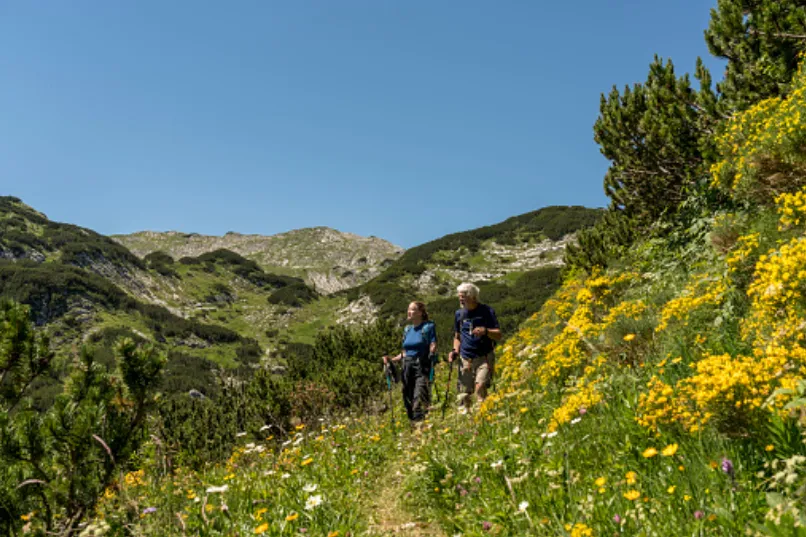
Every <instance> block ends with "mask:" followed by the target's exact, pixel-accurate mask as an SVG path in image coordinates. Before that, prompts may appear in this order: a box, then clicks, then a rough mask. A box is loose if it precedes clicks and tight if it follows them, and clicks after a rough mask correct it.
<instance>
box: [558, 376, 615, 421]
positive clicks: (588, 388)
mask: <svg viewBox="0 0 806 537" xmlns="http://www.w3.org/2000/svg"><path fill="white" fill-rule="evenodd" d="M596 384H597V381H593V382H590V383H586V382H583V383H582V384H580V385H579V386H577V387H576V388H574V391H573V393H572V394H571V395H569V396H568V397H566V398H565V399H564V400H563V403H562V405H561V406H560V407H558V408H556V409H554V413H553V414H552V416H551V423H550V424H549V431H550V432H551V431H555V430H556V429H557V427H559V426H560V425H562V424H563V423H568V422H569V421H571V420H572V419H573V418H575V417H577V416H579V411H580V409H582V408H584V409H586V410H588V409H590V408H591V407H593V406H595V405H597V404H599V403H600V402H601V401H602V394H601V393H600V392H599V390H597V388H596Z"/></svg>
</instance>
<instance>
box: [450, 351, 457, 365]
mask: <svg viewBox="0 0 806 537" xmlns="http://www.w3.org/2000/svg"><path fill="white" fill-rule="evenodd" d="M458 354H459V353H458V352H456V351H451V352H449V353H448V363H451V362H453V359H454V358H456V355H458Z"/></svg>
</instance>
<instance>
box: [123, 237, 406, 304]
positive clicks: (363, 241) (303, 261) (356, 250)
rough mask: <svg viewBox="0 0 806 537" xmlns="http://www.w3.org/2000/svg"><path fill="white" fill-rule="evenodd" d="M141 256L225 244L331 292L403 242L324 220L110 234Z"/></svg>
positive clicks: (358, 279) (373, 272)
mask: <svg viewBox="0 0 806 537" xmlns="http://www.w3.org/2000/svg"><path fill="white" fill-rule="evenodd" d="M110 238H112V239H113V240H115V241H116V242H118V243H119V244H121V245H123V246H125V247H126V248H128V249H129V251H131V252H132V253H133V254H134V255H137V256H138V257H140V258H143V257H145V256H146V255H148V254H151V253H153V252H156V251H162V252H165V253H166V254H168V255H170V256H172V257H174V258H175V259H179V258H182V257H198V256H199V255H202V254H204V253H208V252H211V251H214V250H218V249H221V248H225V249H227V250H231V251H233V252H235V253H238V254H240V255H242V256H244V257H246V258H247V259H251V260H253V261H255V262H257V263H258V264H259V265H260V266H261V267H262V268H263V269H264V270H266V271H267V272H274V273H278V274H286V275H289V276H296V277H301V278H303V279H304V280H305V281H306V282H307V283H308V284H309V285H311V286H313V287H314V288H315V289H316V290H317V291H318V292H321V293H324V294H330V293H333V292H335V291H340V290H342V289H346V288H349V287H354V286H355V285H360V284H361V283H363V282H365V281H368V280H370V279H372V278H374V277H375V276H377V275H378V274H380V273H381V272H382V270H383V268H384V266H385V264H388V263H390V262H391V261H394V260H395V259H397V258H398V257H399V256H400V255H402V254H403V252H404V250H403V248H401V247H399V246H396V245H394V244H392V243H390V242H388V241H385V240H383V239H380V238H378V237H375V236H370V237H363V236H361V235H357V234H354V233H348V232H343V231H339V230H336V229H333V228H330V227H326V226H316V227H309V228H301V229H295V230H290V231H286V232H283V233H278V234H275V235H260V234H244V233H239V232H235V231H230V232H227V233H225V234H224V235H203V234H199V233H186V232H182V231H176V230H172V231H139V232H135V233H131V234H118V235H112V236H110Z"/></svg>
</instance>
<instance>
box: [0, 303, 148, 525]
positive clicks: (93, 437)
mask: <svg viewBox="0 0 806 537" xmlns="http://www.w3.org/2000/svg"><path fill="white" fill-rule="evenodd" d="M28 316H29V311H28V308H27V307H22V306H18V305H11V304H5V305H2V306H0V388H2V390H0V533H3V534H16V533H19V531H21V528H20V526H21V525H22V524H23V519H22V517H23V515H25V516H28V515H29V514H30V513H36V516H35V517H32V519H31V521H29V522H28V523H27V524H26V526H27V528H26V529H25V531H24V532H26V533H48V534H54V533H55V534H61V535H68V534H70V533H71V532H73V531H75V529H76V527H77V526H78V524H79V523H80V522H81V521H82V519H84V518H85V517H87V516H88V515H89V514H90V513H91V512H92V510H93V508H94V506H95V504H96V503H97V501H98V499H99V498H100V496H101V494H102V493H103V491H104V490H105V489H106V488H107V487H108V486H109V485H110V484H111V483H112V482H113V480H114V479H116V478H117V477H118V471H119V470H120V469H121V468H124V467H125V465H126V464H127V462H128V460H129V458H130V457H131V456H132V454H133V453H134V452H135V450H136V449H137V448H138V446H139V445H140V443H141V442H142V440H143V437H144V433H145V423H146V417H147V412H148V411H149V409H150V407H151V404H152V401H153V395H154V390H155V389H156V387H157V385H158V383H159V377H160V374H161V371H162V367H163V364H164V359H163V357H162V356H160V355H158V354H157V353H156V352H155V351H154V350H153V348H150V347H142V348H140V347H137V346H136V345H135V344H134V343H133V342H132V341H131V340H129V339H124V340H123V341H122V342H120V343H119V344H118V346H117V348H116V353H117V355H118V357H119V367H118V369H117V371H115V372H113V373H109V372H107V370H106V368H105V367H104V366H102V365H101V364H99V363H97V362H96V360H95V356H94V353H93V352H92V351H91V350H89V349H82V350H81V351H80V352H79V353H78V356H77V357H76V360H75V363H74V364H73V369H72V370H73V372H72V373H71V375H70V376H69V378H68V379H67V380H66V382H65V385H64V392H63V393H62V394H61V395H59V396H58V397H57V399H56V401H55V403H54V404H53V406H52V407H51V408H50V409H48V410H47V411H46V412H40V411H38V410H36V409H34V407H33V404H32V401H31V399H30V393H29V392H30V388H31V386H32V384H33V383H34V381H36V379H37V378H38V377H40V376H42V375H44V374H46V373H47V372H48V369H49V364H50V360H51V356H52V354H51V352H50V351H49V349H48V344H47V341H46V340H45V339H44V338H42V337H40V336H37V335H36V334H35V333H34V330H33V327H32V325H31V323H30V321H29V318H28Z"/></svg>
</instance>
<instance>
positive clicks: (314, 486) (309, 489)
mask: <svg viewBox="0 0 806 537" xmlns="http://www.w3.org/2000/svg"><path fill="white" fill-rule="evenodd" d="M318 488H319V485H317V484H315V483H308V484H307V485H305V486H304V487H302V490H304V491H305V492H313V491H315V490H316V489H318Z"/></svg>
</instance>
